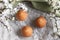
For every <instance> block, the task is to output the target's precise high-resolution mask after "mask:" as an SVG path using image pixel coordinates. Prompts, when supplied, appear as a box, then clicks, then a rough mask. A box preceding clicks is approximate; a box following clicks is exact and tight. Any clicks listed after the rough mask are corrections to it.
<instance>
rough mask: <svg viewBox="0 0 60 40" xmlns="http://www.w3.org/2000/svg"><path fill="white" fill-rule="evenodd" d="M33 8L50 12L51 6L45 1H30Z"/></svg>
mask: <svg viewBox="0 0 60 40" xmlns="http://www.w3.org/2000/svg"><path fill="white" fill-rule="evenodd" d="M32 4H33V6H34V8H36V9H39V10H42V11H46V12H51V10H52V7H51V5H49V4H48V3H47V2H32Z"/></svg>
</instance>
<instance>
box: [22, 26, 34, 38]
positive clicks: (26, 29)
mask: <svg viewBox="0 0 60 40" xmlns="http://www.w3.org/2000/svg"><path fill="white" fill-rule="evenodd" d="M21 32H22V35H23V36H25V37H29V36H32V33H33V30H32V28H31V27H30V26H24V27H23V28H22V30H21Z"/></svg>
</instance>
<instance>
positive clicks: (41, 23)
mask: <svg viewBox="0 0 60 40" xmlns="http://www.w3.org/2000/svg"><path fill="white" fill-rule="evenodd" d="M36 25H37V26H38V27H40V28H43V27H44V26H45V25H46V19H45V18H44V17H43V16H40V17H38V18H37V19H36Z"/></svg>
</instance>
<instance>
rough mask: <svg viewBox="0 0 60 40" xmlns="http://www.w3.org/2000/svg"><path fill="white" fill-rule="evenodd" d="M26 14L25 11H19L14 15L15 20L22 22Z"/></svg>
mask: <svg viewBox="0 0 60 40" xmlns="http://www.w3.org/2000/svg"><path fill="white" fill-rule="evenodd" d="M27 16H28V14H27V12H26V11H25V10H19V11H18V12H17V14H16V18H17V19H18V20H20V21H24V20H25V19H26V18H27Z"/></svg>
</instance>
